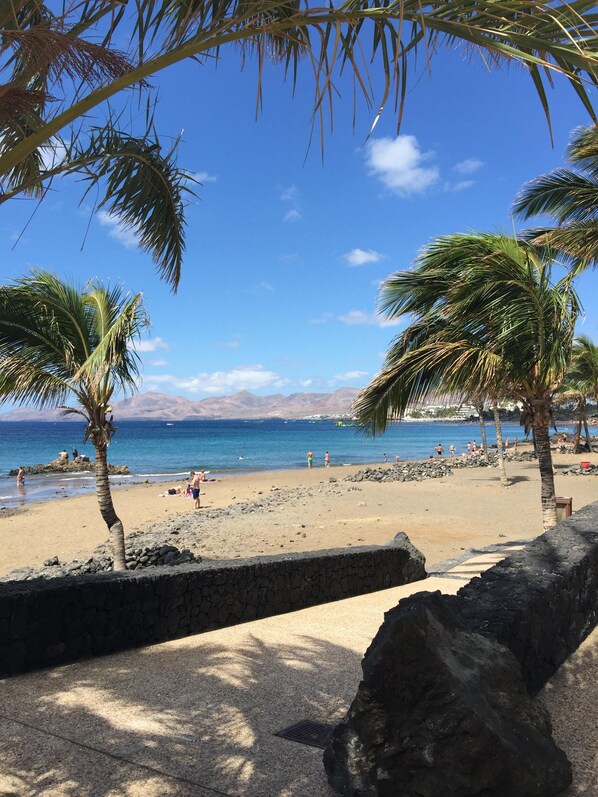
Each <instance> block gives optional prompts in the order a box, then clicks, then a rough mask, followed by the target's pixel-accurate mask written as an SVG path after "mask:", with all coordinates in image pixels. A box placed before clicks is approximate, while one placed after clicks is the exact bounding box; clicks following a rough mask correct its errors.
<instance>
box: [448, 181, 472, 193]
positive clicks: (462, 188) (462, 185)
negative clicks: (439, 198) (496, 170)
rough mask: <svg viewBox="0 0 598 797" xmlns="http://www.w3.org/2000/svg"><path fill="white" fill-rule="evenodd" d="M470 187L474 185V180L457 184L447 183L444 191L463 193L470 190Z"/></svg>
mask: <svg viewBox="0 0 598 797" xmlns="http://www.w3.org/2000/svg"><path fill="white" fill-rule="evenodd" d="M472 185H475V180H459V182H458V183H447V184H446V190H447V191H465V190H466V189H467V188H471V186H472Z"/></svg>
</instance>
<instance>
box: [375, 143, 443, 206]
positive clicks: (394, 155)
mask: <svg viewBox="0 0 598 797" xmlns="http://www.w3.org/2000/svg"><path fill="white" fill-rule="evenodd" d="M433 157H434V152H422V151H421V149H420V146H419V143H418V141H417V139H416V137H415V136H407V135H404V136H403V135H401V136H397V137H396V138H378V139H373V140H372V141H370V142H369V143H368V145H367V148H366V164H367V166H368V168H369V171H370V174H373V175H375V176H376V177H377V178H378V179H379V180H380V181H381V182H382V183H383V184H384V185H385V186H386V187H387V188H388V189H389V190H390V191H392V192H393V193H395V194H397V195H398V196H409V195H411V194H419V193H422V192H423V191H425V190H426V189H427V188H429V187H430V186H432V185H434V183H436V182H438V179H439V171H438V168H437V167H436V166H434V165H428V166H426V165H425V164H426V162H427V161H428V162H429V161H430V160H431V159H432V158H433Z"/></svg>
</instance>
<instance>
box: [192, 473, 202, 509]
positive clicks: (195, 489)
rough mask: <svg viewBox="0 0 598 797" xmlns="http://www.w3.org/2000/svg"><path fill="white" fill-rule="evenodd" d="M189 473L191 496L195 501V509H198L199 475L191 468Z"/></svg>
mask: <svg viewBox="0 0 598 797" xmlns="http://www.w3.org/2000/svg"><path fill="white" fill-rule="evenodd" d="M189 475H190V477H191V482H190V484H191V496H192V498H193V500H194V501H195V508H196V509H200V504H199V482H200V476H199V473H196V472H195V471H194V470H192V471H191V473H190V474H189Z"/></svg>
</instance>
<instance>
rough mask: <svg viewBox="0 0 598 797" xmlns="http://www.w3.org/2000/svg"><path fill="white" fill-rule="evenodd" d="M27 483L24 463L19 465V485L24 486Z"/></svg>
mask: <svg viewBox="0 0 598 797" xmlns="http://www.w3.org/2000/svg"><path fill="white" fill-rule="evenodd" d="M24 484H25V469H24V468H23V466H22V465H19V470H18V471H17V487H23V485H24Z"/></svg>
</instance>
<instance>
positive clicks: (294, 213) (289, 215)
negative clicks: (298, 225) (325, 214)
mask: <svg viewBox="0 0 598 797" xmlns="http://www.w3.org/2000/svg"><path fill="white" fill-rule="evenodd" d="M301 218H302V216H301V213H300V212H299V211H298V210H297V208H292V210H287V212H286V213H285V214H284V216H283V221H300V219H301Z"/></svg>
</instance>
